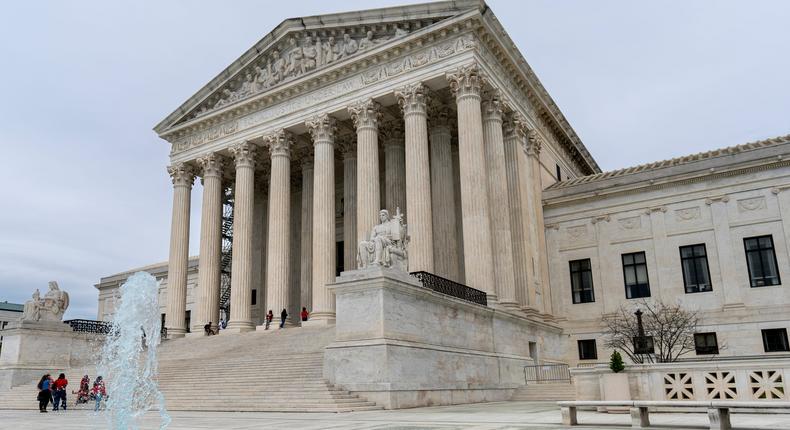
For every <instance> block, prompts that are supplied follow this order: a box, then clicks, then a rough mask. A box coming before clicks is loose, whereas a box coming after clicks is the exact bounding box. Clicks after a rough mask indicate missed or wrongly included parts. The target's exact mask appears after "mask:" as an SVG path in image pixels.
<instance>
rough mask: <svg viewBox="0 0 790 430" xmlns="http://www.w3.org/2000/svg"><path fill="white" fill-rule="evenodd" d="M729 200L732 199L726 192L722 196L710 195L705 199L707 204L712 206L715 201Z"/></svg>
mask: <svg viewBox="0 0 790 430" xmlns="http://www.w3.org/2000/svg"><path fill="white" fill-rule="evenodd" d="M729 201H730V197H729V196H728V195H726V194H724V195H721V196H713V197H708V198H707V199H705V204H706V205H708V206H710V205H712V204H714V203H719V202H721V203H727V202H729Z"/></svg>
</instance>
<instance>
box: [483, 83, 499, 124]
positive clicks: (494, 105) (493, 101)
mask: <svg viewBox="0 0 790 430" xmlns="http://www.w3.org/2000/svg"><path fill="white" fill-rule="evenodd" d="M481 108H482V110H483V121H502V114H503V113H504V109H505V105H504V103H503V102H502V97H501V95H500V92H499V90H497V89H489V90H486V91H484V92H483V102H482V105H481Z"/></svg>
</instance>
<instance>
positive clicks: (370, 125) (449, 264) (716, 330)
mask: <svg viewBox="0 0 790 430" xmlns="http://www.w3.org/2000/svg"><path fill="white" fill-rule="evenodd" d="M154 130H155V131H156V133H158V135H159V136H160V137H161V138H162V139H164V141H166V142H167V143H168V144H169V145H170V147H171V153H170V160H169V161H170V162H169V167H168V171H169V173H170V176H171V178H172V186H173V211H172V228H171V236H170V257H169V260H168V262H167V263H166V264H165V263H163V264H161V265H159V266H154V267H151V268H149V269H151V270H153V271H155V272H157V273H156V274H157V276H158V277H160V278H161V279H163V280H164V281H163V284H162V285H163V287H162V295H161V307H162V313H163V314H164V319H165V325H166V326H167V330H168V336H179V335H183V334H185V333H186V332H187V331H191V332H192V333H194V334H196V335H202V332H203V326H204V324H206V323H208V322H212V323H213V324H216V323H217V322H218V321H219V320H220V318H221V309H227V310H228V312H229V313H228V314H227V320H228V329H227V332H228V333H232V332H243V331H250V330H255V329H256V326H258V325H260V324H262V323H263V320H264V315H265V313H266V311H268V310H269V309H271V310H273V312H274V314H275V315H276V316H279V313H280V311H281V310H282V309H287V310H288V313H289V314H290V315H291V323H292V324H294V325H298V324H299V321H298V314H299V310H300V309H301V308H302V307H305V308H307V309H308V310H309V311H310V312H311V318H310V321H309V324H314V325H332V324H334V323H335V322H336V320H337V319H338V318H339V316H338V314H337V310H336V300H335V295H334V294H333V293H332V291H331V290H330V289H329V288H328V285H331V284H333V283H335V282H336V278H337V276H338V275H339V274H340V273H341V272H348V271H352V270H354V269H356V268H357V247H358V244H359V242H360V241H362V240H365V239H367V238H368V236H369V235H370V232H371V230H372V228H373V226H374V225H375V224H377V223H378V220H379V214H380V210H382V209H386V210H387V211H388V213H389V214H390V215H395V214H396V213H402V214H405V223H406V224H407V226H408V235H409V241H408V245H407V250H408V271H409V272H429V273H431V274H434V275H437V276H439V277H442V278H445V279H448V280H450V281H453V282H455V283H457V284H462V285H466V286H468V287H471V288H474V289H477V290H481V291H483V292H484V293H485V295H486V298H487V305H488V307H491V308H493V309H495V310H496V311H497V312H501V313H504V314H507V315H512V316H513V318H518V319H519V321H523V323H524V324H527V325H528V324H534V325H535V326H536V327H540V328H541V330H545V331H546V333H553V334H552V335H551V336H553V337H549V335H547V334H546V335H539V336H537V337H536V339H530V341H531V342H532V341H534V342H535V343H537V344H538V347H539V348H541V349H544V350H546V351H549V352H547V354H546V357H552V358H553V359H555V360H561V361H564V362H566V363H576V362H579V361H584V360H597V359H598V358H599V356H600V357H601V358H602V359H605V356H604V354H605V353H603V349H604V347H603V345H602V343H601V340H600V334H601V330H602V327H601V323H600V319H601V316H602V315H605V314H607V313H612V312H614V311H616V310H617V308H618V307H619V306H620V305H621V304H623V303H629V302H631V301H633V299H645V298H651V299H655V300H663V301H666V302H669V303H681V304H682V305H683V306H688V307H690V308H694V309H695V310H700V311H701V312H702V314H701V315H702V318H703V325H704V328H705V333H706V334H710V333H713V338H712V339H714V341H715V340H716V339H717V338H716V335H718V340H719V344H724V343H725V342H724V340H726V343H727V344H728V346H729V348H728V349H727V350H724V349H723V348H722V351H721V354H723V355H738V354H742V355H759V354H770V353H773V352H777V351H778V352H781V351H783V350H786V349H787V333H786V332H787V329H788V327H790V324H789V323H788V319H789V318H788V315H787V312H786V309H787V306H788V304H790V293H788V291H790V290H788V288H787V287H784V286H782V283H781V280H782V279H784V280H790V270H789V269H788V267H790V258H788V256H789V253H788V247H790V191H787V190H788V189H790V168H788V161H787V160H788V157H787V155H788V153H790V138H788V137H787V136H786V137H781V138H774V139H768V140H764V141H760V142H754V143H749V144H744V145H740V146H736V147H731V148H726V149H723V150H718V151H711V152H707V153H703V154H695V155H691V156H687V157H681V158H677V159H672V160H667V161H662V162H656V163H651V164H648V165H644V166H637V167H633V168H628V169H622V170H618V171H614V172H608V173H602V172H601V170H600V169H599V167H598V165H597V164H596V162H595V160H594V159H593V157H592V156H591V155H590V153H589V152H588V150H587V148H585V146H584V144H583V143H582V142H581V140H580V139H579V137H578V136H577V135H576V133H575V132H574V130H573V128H572V127H571V125H570V124H569V123H568V121H567V120H566V119H565V117H564V116H563V114H562V112H561V111H560V109H559V108H558V107H557V105H556V104H555V103H554V101H553V100H552V98H551V97H550V96H549V94H548V93H547V92H546V90H545V89H544V88H543V86H542V85H541V83H540V81H539V80H538V78H537V76H536V75H535V73H534V72H533V70H532V69H531V68H530V66H529V65H528V64H527V62H526V60H525V59H524V57H523V56H522V54H521V53H520V52H519V51H518V50H517V49H516V47H515V45H514V43H513V41H512V40H511V39H510V38H509V37H508V35H507V32H506V31H505V29H504V28H503V27H502V26H501V24H500V23H499V21H498V20H497V18H496V16H495V15H494V13H493V11H492V10H491V9H490V8H488V6H487V5H486V4H485V3H484V2H482V1H478V0H461V1H447V2H437V3H429V4H419V5H410V6H403V7H392V8H386V9H375V10H364V11H358V12H353V13H352V12H349V13H338V14H331V15H322V16H311V17H303V18H297V19H288V20H285V21H283V22H282V23H281V24H280V25H279V26H277V27H276V28H275V29H274V30H273V31H271V33H269V34H268V35H266V36H265V37H264V38H263V39H261V40H260V41H259V42H258V43H256V44H255V45H254V46H252V47H251V48H250V49H249V50H248V51H247V52H245V53H243V54H242V55H241V56H240V57H239V58H238V59H237V60H236V61H234V62H233V63H232V64H231V65H230V66H228V67H227V68H226V69H225V70H223V71H222V72H220V73H219V74H218V75H217V76H216V77H215V78H214V79H212V80H211V81H210V82H209V83H208V84H206V85H205V86H204V87H203V88H201V89H200V90H199V91H198V92H197V93H195V94H194V95H193V96H192V97H190V98H189V99H188V100H187V101H186V102H184V103H183V104H182V105H181V106H180V107H178V108H177V109H176V110H175V111H174V112H173V113H172V114H170V115H169V116H167V118H165V119H164V120H163V121H161V122H160V123H159V124H158V125H157V126H156V127H155V129H154ZM196 180H199V181H200V182H201V183H202V191H201V192H202V196H203V198H202V208H201V217H200V223H199V226H200V252H199V258H194V257H193V258H191V259H190V256H189V255H188V249H189V226H190V202H191V196H192V192H193V185H194V184H195V181H196ZM231 203H232V212H228V210H227V208H228V207H229V205H230V204H231ZM231 237H232V246H224V245H223V243H227V242H229V241H230V238H231ZM692 269H693V270H692ZM225 271H227V273H224V272H225ZM126 276H128V273H126V274H119V275H114V276H112V277H108V278H103V279H102V281H101V282H100V283H99V284H97V288H98V289H99V290H100V295H99V319H107V318H109V317H110V316H111V314H112V302H113V300H114V299H113V291H114V290H115V289H116V288H117V286H118V285H119V284H120V283H121V282H122V281H123V280H124V279H125V278H126ZM223 279H229V284H228V285H227V286H225V285H223ZM651 290H652V293H651ZM224 302H226V303H225V304H223V303H224ZM225 316H226V315H225V314H224V310H223V313H222V317H225ZM426 329H427V328H426ZM766 331H768V332H766ZM766 333H767V334H766ZM783 333H784V338H783V339H784V343H782V334H783ZM766 336H767V337H766ZM549 339H551V340H549ZM596 339H597V340H598V342H599V343H598V345H597V346H596V343H595V342H596ZM706 339H708V340H710V339H711V338H710V336H709V337H707V338H706ZM513 342H519V339H517V338H514V339H513ZM550 342H551V343H554V345H548V343H550ZM590 342H591V343H590ZM769 344H770V345H769ZM717 353H718V350H717ZM532 358H533V359H536V357H535V356H534V355H533V356H532Z"/></svg>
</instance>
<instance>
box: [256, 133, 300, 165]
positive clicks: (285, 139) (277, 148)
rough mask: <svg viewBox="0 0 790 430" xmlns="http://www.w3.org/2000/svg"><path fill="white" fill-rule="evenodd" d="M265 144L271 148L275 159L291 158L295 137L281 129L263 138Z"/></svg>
mask: <svg viewBox="0 0 790 430" xmlns="http://www.w3.org/2000/svg"><path fill="white" fill-rule="evenodd" d="M263 141H264V143H266V146H268V147H269V150H270V151H271V153H272V158H274V157H287V158H291V148H292V147H293V144H294V137H293V134H291V133H290V132H289V131H286V130H283V129H279V130H275V131H274V132H273V133H270V134H267V135H266V136H264V137H263Z"/></svg>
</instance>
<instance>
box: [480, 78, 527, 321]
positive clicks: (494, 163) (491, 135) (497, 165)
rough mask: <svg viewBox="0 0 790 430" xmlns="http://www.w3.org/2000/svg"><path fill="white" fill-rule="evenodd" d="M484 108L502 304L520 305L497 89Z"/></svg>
mask: <svg viewBox="0 0 790 430" xmlns="http://www.w3.org/2000/svg"><path fill="white" fill-rule="evenodd" d="M482 109H483V137H484V142H485V161H486V171H487V172H488V181H487V183H488V204H489V207H490V210H491V239H492V242H491V243H492V246H493V249H492V252H493V258H494V261H495V262H496V270H495V271H494V281H495V282H496V292H497V296H498V297H499V302H500V304H502V305H503V306H507V307H512V308H517V307H518V303H517V302H516V281H515V276H514V273H513V245H512V240H513V237H512V233H511V229H510V205H509V204H508V194H507V174H506V172H505V144H504V141H503V136H502V103H501V101H500V100H499V96H498V95H497V94H496V93H495V92H490V93H489V94H487V95H486V97H485V100H484V101H483V104H482Z"/></svg>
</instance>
